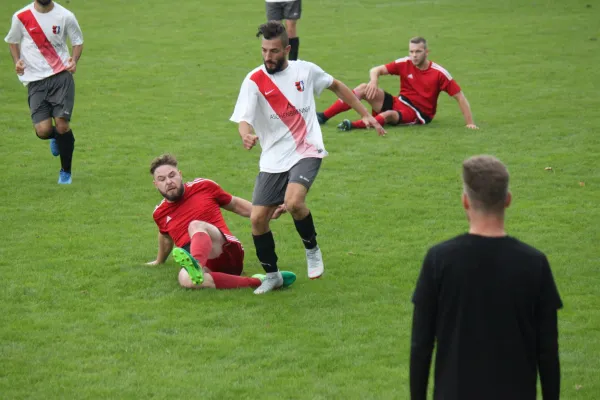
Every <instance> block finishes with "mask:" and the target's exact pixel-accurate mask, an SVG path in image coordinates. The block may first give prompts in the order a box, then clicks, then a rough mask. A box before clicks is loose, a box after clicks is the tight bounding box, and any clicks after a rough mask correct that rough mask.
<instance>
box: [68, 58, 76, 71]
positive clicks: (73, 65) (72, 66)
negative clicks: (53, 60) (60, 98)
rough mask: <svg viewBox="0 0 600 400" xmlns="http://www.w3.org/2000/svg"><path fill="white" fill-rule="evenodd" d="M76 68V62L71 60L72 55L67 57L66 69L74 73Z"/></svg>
mask: <svg viewBox="0 0 600 400" xmlns="http://www.w3.org/2000/svg"><path fill="white" fill-rule="evenodd" d="M76 70H77V63H76V62H75V61H74V60H73V57H69V59H68V60H67V71H69V72H70V73H72V74H74V73H75V71H76Z"/></svg>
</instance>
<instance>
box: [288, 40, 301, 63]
mask: <svg viewBox="0 0 600 400" xmlns="http://www.w3.org/2000/svg"><path fill="white" fill-rule="evenodd" d="M290 46H292V49H291V50H290V56H289V57H288V58H289V59H290V60H297V59H298V50H299V49H300V38H299V37H293V38H290Z"/></svg>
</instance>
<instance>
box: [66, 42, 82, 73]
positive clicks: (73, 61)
mask: <svg viewBox="0 0 600 400" xmlns="http://www.w3.org/2000/svg"><path fill="white" fill-rule="evenodd" d="M82 52H83V45H82V44H79V45H76V46H73V56H72V57H69V61H68V63H67V71H69V72H70V73H72V74H74V73H75V71H77V61H79V58H81V53H82Z"/></svg>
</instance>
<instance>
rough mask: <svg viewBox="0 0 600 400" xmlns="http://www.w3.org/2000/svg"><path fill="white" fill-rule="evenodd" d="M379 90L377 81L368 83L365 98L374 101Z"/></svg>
mask: <svg viewBox="0 0 600 400" xmlns="http://www.w3.org/2000/svg"><path fill="white" fill-rule="evenodd" d="M377 90H379V86H378V84H377V81H370V82H369V83H367V89H366V90H365V97H366V98H367V100H373V99H374V98H375V95H376V94H377Z"/></svg>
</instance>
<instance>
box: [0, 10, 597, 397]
mask: <svg viewBox="0 0 600 400" xmlns="http://www.w3.org/2000/svg"><path fill="white" fill-rule="evenodd" d="M61 4H63V5H64V6H66V7H68V8H70V9H71V10H72V11H73V12H75V14H76V15H77V17H78V20H79V22H80V24H81V26H82V29H83V32H84V36H85V49H84V53H83V57H82V59H81V61H80V63H79V65H78V70H77V74H76V82H77V98H76V107H75V112H74V118H73V122H72V127H73V131H74V133H75V136H76V140H77V141H76V153H75V158H74V167H73V185H71V186H68V187H64V186H59V185H57V184H56V180H57V178H58V169H59V168H60V167H59V164H58V160H57V159H53V158H52V157H51V155H50V153H49V150H48V147H47V143H46V142H42V141H40V140H37V139H36V137H35V135H34V133H33V131H32V128H31V124H30V120H29V113H28V108H27V101H26V98H27V94H26V89H24V88H23V87H22V86H21V85H20V84H19V83H18V80H17V78H16V76H15V74H14V72H13V65H12V62H11V60H10V56H9V53H8V46H6V47H5V51H4V52H2V55H1V56H0V101H1V103H0V156H1V160H2V164H3V165H4V172H3V173H2V174H1V175H2V178H1V181H0V182H1V186H2V189H3V190H2V201H1V202H0V226H1V228H2V231H3V233H2V235H1V237H0V243H1V244H0V274H1V275H0V278H1V282H2V283H1V289H0V398H2V399H75V398H77V399H87V398H90V399H92V398H94V399H108V398H129V399H141V398H157V399H162V398H169V399H185V398H189V399H191V398H202V399H242V398H243V399H246V398H266V399H407V398H409V390H408V357H409V346H410V324H411V313H412V305H411V303H410V298H411V294H412V291H413V289H414V284H415V282H416V277H417V274H418V272H419V268H420V263H421V260H422V257H423V255H424V253H425V251H426V249H427V248H428V247H429V246H431V245H433V244H434V243H436V242H438V241H440V240H443V239H446V238H449V237H451V236H453V235H455V234H459V233H462V232H464V231H465V230H466V227H467V225H466V221H465V218H464V215H463V211H462V210H461V208H460V201H459V200H460V193H461V187H460V163H461V161H462V160H463V159H465V158H466V157H468V156H470V155H473V154H477V153H491V154H494V155H496V156H498V157H499V158H501V159H502V160H503V161H505V162H506V163H507V165H508V166H509V169H510V172H511V178H512V184H511V189H512V192H513V195H514V203H513V206H512V207H511V209H510V210H509V212H508V227H509V231H510V233H511V234H512V235H514V236H516V237H518V238H520V239H522V240H524V241H526V242H528V243H530V244H532V245H534V246H536V247H538V248H539V249H541V250H542V251H544V252H545V253H546V254H547V255H548V257H549V259H550V262H551V265H552V268H553V271H554V275H555V279H556V281H557V284H558V287H559V291H560V293H561V295H562V298H563V302H564V304H565V307H564V309H563V310H562V311H560V315H559V318H560V321H559V324H560V346H561V363H562V377H563V379H562V397H563V398H564V399H590V400H591V399H598V398H600V382H599V379H598V377H599V376H600V361H599V357H598V355H599V353H600V296H599V295H600V289H599V288H600V279H599V272H598V266H599V264H600V251H599V248H600V235H599V231H600V167H599V165H598V163H599V162H600V138H599V136H598V135H599V132H598V130H599V128H598V127H600V114H599V112H598V110H599V109H600V96H599V95H598V89H599V82H600V72H599V69H598V68H596V66H597V65H598V64H600V51H599V50H600V49H599V43H600V41H599V40H598V39H599V37H600V23H599V22H598V21H600V5H598V4H597V3H595V2H591V1H590V0H585V1H582V0H570V1H568V2H566V1H559V0H553V1H550V0H536V1H535V2H534V1H529V2H524V1H516V0H507V1H504V2H498V1H493V0H456V1H449V0H439V1H383V0H382V1H374V0H361V1H355V0H348V1H343V2H342V1H332V0H329V1H327V0H320V1H319V0H317V1H305V2H304V8H303V19H302V20H301V22H300V24H299V32H300V38H301V48H300V57H301V58H302V59H307V60H310V61H313V62H316V63H317V64H319V65H320V66H321V67H323V68H324V69H325V70H326V71H328V72H329V73H331V74H332V75H334V76H335V77H336V78H338V79H340V80H342V81H344V82H346V83H347V84H348V85H349V86H351V87H353V86H355V85H357V84H359V83H361V82H364V81H365V80H366V79H367V78H368V70H369V68H371V67H372V66H374V65H379V64H383V63H386V62H389V61H391V60H394V59H396V58H399V57H401V56H404V55H405V54H406V52H407V46H408V43H407V42H408V39H409V38H410V37H412V36H415V35H422V36H425V37H426V38H428V39H429V42H430V48H431V53H430V58H431V59H432V60H434V61H436V62H439V63H440V64H442V65H443V66H444V67H445V68H447V69H448V70H449V71H450V72H451V73H452V75H453V76H454V78H455V79H456V80H457V81H458V82H459V83H460V85H461V86H462V88H463V90H464V92H465V94H466V96H467V97H468V99H469V101H470V103H471V106H472V108H473V111H474V114H475V119H476V122H477V123H478V124H479V126H480V127H481V130H479V131H476V132H474V131H468V130H466V129H465V128H464V127H463V125H464V124H463V119H462V116H461V114H460V112H459V109H458V106H457V105H456V104H455V102H454V100H452V99H450V98H448V96H446V95H445V94H442V95H441V97H440V104H439V108H438V109H439V112H438V115H437V116H436V119H435V121H434V122H433V123H432V124H431V125H429V126H426V127H413V128H389V129H388V135H387V137H385V138H379V137H377V136H376V135H375V133H374V132H373V131H359V132H352V133H348V134H345V133H344V134H342V133H339V132H336V130H335V123H337V122H338V121H339V120H341V119H342V118H343V117H342V116H338V117H336V118H335V119H334V120H332V121H330V122H329V123H328V124H327V125H326V126H325V127H324V136H325V144H326V146H327V149H328V151H329V153H330V157H328V158H327V159H326V160H325V162H324V164H323V168H322V170H321V173H320V174H319V178H318V180H317V182H316V184H315V186H314V187H313V189H312V190H311V194H310V196H309V206H310V207H311V208H312V210H313V214H314V217H315V221H316V224H317V231H318V233H319V243H320V245H321V248H322V249H323V252H324V257H325V262H326V276H325V277H324V278H323V279H320V280H318V281H310V280H308V278H307V277H306V272H305V268H306V266H305V259H304V252H303V250H302V244H301V242H300V240H299V239H298V237H297V234H296V232H295V230H294V226H293V223H292V220H291V218H290V217H289V216H286V217H285V218H282V219H281V220H279V221H277V222H276V223H275V224H274V225H273V231H274V233H275V236H276V241H277V250H278V254H279V258H280V265H281V267H282V268H285V269H289V270H292V271H295V272H297V273H298V275H299V279H298V281H297V282H296V284H295V285H294V286H293V287H292V288H291V289H289V290H285V291H282V292H278V293H272V294H269V295H265V296H254V295H253V294H252V293H251V291H250V290H236V291H185V290H182V289H180V288H179V287H178V285H177V281H176V276H177V271H178V269H177V268H176V267H175V265H174V264H173V262H172V261H171V259H169V261H168V262H167V264H166V265H165V266H160V267H147V266H145V265H144V263H145V262H148V261H151V260H153V259H154V257H155V256H156V228H155V225H154V223H153V221H152V217H151V214H152V211H153V209H154V206H155V205H156V204H157V203H158V202H159V201H160V195H159V194H158V193H157V192H156V190H155V189H154V187H153V186H152V182H151V176H150V175H149V173H148V165H149V162H150V161H151V159H152V158H153V157H154V156H156V155H159V154H161V153H164V152H172V153H173V154H175V155H176V156H178V158H179V159H180V167H181V169H182V171H183V173H184V177H186V178H188V179H190V180H191V179H193V178H194V177H197V176H201V177H208V178H211V179H213V180H216V181H217V182H219V183H220V184H221V185H222V186H223V187H224V188H225V189H226V190H228V191H230V192H232V193H233V194H235V195H238V196H241V197H245V198H250V197H251V194H252V187H253V183H254V177H255V175H256V173H257V170H258V167H257V164H258V156H259V151H258V149H254V150H253V151H251V152H248V151H246V150H244V149H243V147H242V146H241V142H240V140H239V136H238V134H237V129H236V126H235V125H234V124H232V123H230V122H229V121H228V119H229V116H230V114H231V111H232V110H233V106H234V104H235V100H236V96H237V93H238V90H239V85H240V84H241V82H242V79H243V78H244V76H245V74H246V73H247V72H248V71H250V70H251V69H252V68H254V67H255V66H257V65H259V64H260V63H261V58H260V45H259V41H258V40H257V39H256V38H255V37H254V34H255V33H256V27H257V26H258V25H259V24H260V23H262V22H263V20H264V4H263V2H262V1H259V0H255V1H252V2H250V1H242V0H227V1H223V2H208V1H202V2H194V1H178V0H173V1H170V2H166V1H156V0H148V1H145V2H141V3H140V2H122V1H117V0H105V1H101V2H98V1H97V2H88V1H82V0H71V1H70V2H68V1H65V2H64V3H61ZM23 5H24V4H23V3H22V2H21V1H19V0H2V7H1V8H0V21H2V25H1V26H2V27H3V30H4V33H3V35H5V34H6V32H8V29H9V26H10V18H11V15H12V13H13V12H14V11H16V10H17V9H19V8H21V7H22V6H23ZM381 85H382V87H383V88H385V89H386V90H388V91H390V92H392V93H396V92H397V90H398V80H397V78H395V77H388V78H386V79H382V81H381ZM333 100H334V97H333V95H332V94H331V93H330V92H326V93H325V94H324V95H323V96H322V97H321V98H320V99H319V100H318V105H319V106H320V107H321V108H324V107H325V106H327V105H329V104H330V103H331V102H332V101H333ZM347 115H349V116H350V118H354V117H355V115H353V114H351V113H348V114H347ZM546 167H552V170H551V171H547V170H545V168H546ZM226 218H227V222H228V224H229V226H230V228H231V229H232V231H233V232H234V233H235V234H236V235H237V236H238V237H239V238H240V239H241V240H242V241H243V242H244V243H245V247H246V251H247V252H246V255H247V263H246V273H247V274H253V273H257V272H259V271H261V267H260V265H259V263H258V262H257V261H256V257H255V255H254V248H253V245H252V241H251V235H250V224H249V221H248V220H245V219H242V218H239V217H237V216H235V215H227V216H226ZM594 377H595V378H594Z"/></svg>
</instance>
